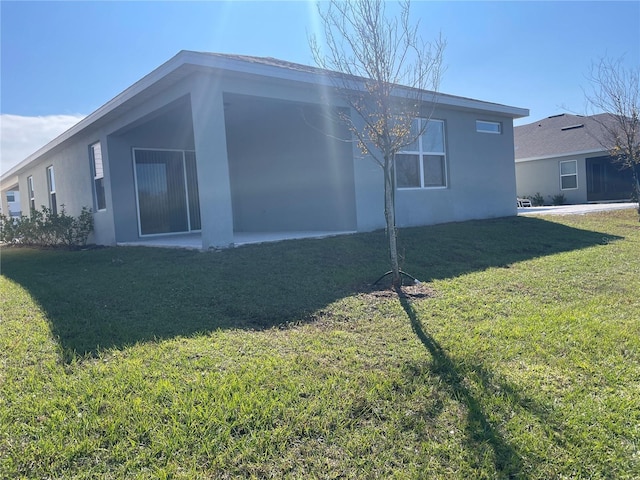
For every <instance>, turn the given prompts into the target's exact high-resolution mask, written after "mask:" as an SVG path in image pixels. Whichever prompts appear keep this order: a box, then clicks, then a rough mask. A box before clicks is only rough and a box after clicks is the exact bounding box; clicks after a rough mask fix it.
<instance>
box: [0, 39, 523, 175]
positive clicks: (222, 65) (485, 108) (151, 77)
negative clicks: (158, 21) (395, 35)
mask: <svg viewBox="0 0 640 480" xmlns="http://www.w3.org/2000/svg"><path fill="white" fill-rule="evenodd" d="M184 65H193V66H200V67H205V68H214V69H223V70H230V71H233V72H237V73H246V74H254V75H262V76H269V77H277V78H279V79H282V80H292V81H297V82H305V83H312V84H318V85H323V86H328V87H333V86H335V85H334V82H333V80H332V79H331V77H330V75H328V74H327V75H322V74H321V73H320V72H311V71H309V72H305V71H301V70H293V69H287V68H283V67H282V66H277V65H268V64H263V63H256V62H250V61H247V60H243V59H241V58H233V57H230V56H221V55H208V54H204V53H200V52H194V51H190V50H181V51H180V52H178V53H177V54H176V55H174V56H173V57H171V58H170V59H169V60H168V61H166V62H165V63H163V64H162V65H160V66H159V67H158V68H156V69H155V70H153V71H151V72H150V73H148V74H147V75H145V76H144V77H142V78H141V79H140V80H138V81H137V82H136V83H134V84H133V85H131V86H130V87H128V88H127V89H126V90H124V91H123V92H122V93H120V94H118V95H117V96H115V97H114V98H113V99H111V100H109V101H108V102H107V103H105V104H104V105H102V106H101V107H100V108H98V109H97V110H95V111H94V112H92V113H91V114H89V115H87V116H86V117H85V118H83V119H82V120H80V121H79V122H78V123H76V124H75V125H74V126H72V127H71V128H70V129H68V130H66V131H65V132H63V133H62V134H60V135H59V136H57V137H56V138H54V139H53V140H51V141H50V142H49V143H47V144H46V145H44V146H43V147H41V148H40V149H38V150H37V151H35V152H34V153H32V154H31V155H29V156H28V157H27V158H25V159H24V160H23V161H21V162H20V163H18V164H17V165H15V166H14V167H12V168H11V169H9V170H8V171H7V172H6V173H5V174H3V175H2V177H0V183H1V184H4V183H5V177H6V178H8V177H11V176H15V175H18V174H19V173H20V171H21V170H22V169H24V168H25V167H26V166H27V165H29V164H30V163H31V162H32V161H33V160H35V159H37V158H38V157H40V156H42V155H44V154H45V153H47V152H49V151H50V150H52V149H54V148H56V147H57V146H59V145H61V144H62V143H64V142H65V141H67V140H68V139H69V138H71V137H73V136H74V135H76V134H78V133H80V132H81V131H82V130H84V129H85V128H87V127H88V126H90V125H92V124H93V123H95V122H96V121H97V120H99V119H101V118H102V117H104V116H105V115H107V114H108V113H110V112H112V111H113V110H115V109H116V108H118V107H119V106H121V105H122V104H124V103H125V102H127V101H128V100H130V99H131V98H133V97H135V96H136V95H138V94H139V93H141V92H143V91H144V90H146V89H147V88H149V87H151V86H152V85H154V84H155V83H157V82H158V81H160V80H161V79H163V78H164V77H166V76H167V75H169V74H170V73H171V72H173V71H175V70H177V69H178V68H180V67H182V66H184ZM426 93H432V92H426ZM435 103H436V104H437V105H443V106H447V107H453V108H462V109H470V110H475V111H481V112H487V113H493V114H498V115H505V116H508V117H511V118H514V119H515V118H522V117H526V116H528V115H529V110H528V109H525V108H518V107H510V106H507V105H500V104H496V103H489V102H483V101H481V100H475V99H470V98H464V97H456V96H452V95H446V94H442V93H436V94H435Z"/></svg>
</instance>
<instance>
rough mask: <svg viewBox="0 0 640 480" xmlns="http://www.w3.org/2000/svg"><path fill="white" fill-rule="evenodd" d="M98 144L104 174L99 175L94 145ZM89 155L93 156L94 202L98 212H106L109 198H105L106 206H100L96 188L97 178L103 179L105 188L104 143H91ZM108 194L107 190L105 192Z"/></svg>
mask: <svg viewBox="0 0 640 480" xmlns="http://www.w3.org/2000/svg"><path fill="white" fill-rule="evenodd" d="M96 145H98V146H99V147H100V162H101V163H102V175H101V176H98V174H97V172H96V158H95V150H94V148H93V147H95V146H96ZM89 155H90V157H91V173H92V174H93V202H94V204H95V207H96V211H97V212H104V211H106V210H107V199H106V197H105V199H104V208H98V189H97V188H96V180H100V179H102V188H103V189H104V161H103V158H102V144H101V143H100V141H97V142H93V143H92V144H91V145H89ZM105 195H106V192H105Z"/></svg>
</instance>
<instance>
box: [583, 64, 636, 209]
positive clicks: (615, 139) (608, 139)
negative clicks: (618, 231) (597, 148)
mask: <svg viewBox="0 0 640 480" xmlns="http://www.w3.org/2000/svg"><path fill="white" fill-rule="evenodd" d="M587 79H588V80H589V82H590V84H591V91H590V92H588V93H586V94H585V97H586V100H587V104H588V107H589V109H590V112H589V113H592V114H594V113H601V112H604V113H605V114H606V115H594V116H592V117H591V118H592V119H593V120H594V121H595V122H597V123H598V124H599V125H600V127H601V129H602V133H603V135H602V137H601V140H600V143H601V144H602V146H603V147H604V148H605V149H606V150H608V151H609V154H610V155H611V157H613V159H614V161H616V162H617V163H618V164H619V165H620V166H621V167H622V168H629V169H631V172H632V176H633V180H634V185H633V187H634V192H635V200H636V201H637V200H638V197H639V196H640V69H639V68H638V67H636V68H635V69H634V68H625V66H624V64H623V63H622V59H617V60H611V59H608V58H601V59H600V60H598V61H597V62H595V63H593V64H592V65H591V70H590V72H589V75H588V76H587ZM638 213H639V214H640V204H639V206H638Z"/></svg>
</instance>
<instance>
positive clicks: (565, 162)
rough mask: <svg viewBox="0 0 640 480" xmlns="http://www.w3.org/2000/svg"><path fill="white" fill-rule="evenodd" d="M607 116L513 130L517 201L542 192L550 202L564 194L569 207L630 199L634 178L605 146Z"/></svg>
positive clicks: (559, 119) (558, 118) (560, 118)
mask: <svg viewBox="0 0 640 480" xmlns="http://www.w3.org/2000/svg"><path fill="white" fill-rule="evenodd" d="M607 121H611V117H610V116H609V114H604V113H603V114H599V115H594V116H580V115H570V114H568V113H563V114H561V115H553V116H551V117H548V118H544V119H542V120H538V121H537V122H533V123H529V124H527V125H521V126H518V127H515V129H514V136H515V157H516V184H517V190H518V197H525V196H532V195H535V194H536V193H540V194H541V195H542V196H543V197H545V200H547V201H548V202H550V199H551V197H553V196H555V195H560V194H562V195H564V197H565V199H566V202H567V203H587V202H604V201H629V199H630V198H631V193H632V186H633V179H632V174H631V171H630V170H621V169H620V167H619V166H618V165H616V164H615V163H614V162H613V161H612V159H611V157H610V156H609V152H608V151H607V149H606V148H605V147H604V146H603V145H605V144H606V142H605V138H606V137H605V134H604V132H603V129H602V127H601V122H607Z"/></svg>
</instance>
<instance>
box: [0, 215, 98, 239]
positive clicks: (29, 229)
mask: <svg viewBox="0 0 640 480" xmlns="http://www.w3.org/2000/svg"><path fill="white" fill-rule="evenodd" d="M92 231H93V216H92V215H91V209H89V208H87V207H82V210H81V212H80V215H79V216H78V217H73V216H71V215H67V214H66V212H65V210H64V205H61V211H60V213H53V212H52V211H51V209H49V208H47V207H45V206H42V210H37V209H35V210H32V211H31V215H30V216H28V217H27V216H24V215H23V216H22V217H20V218H11V217H7V216H6V215H2V214H0V242H2V243H8V244H19V245H37V246H43V247H54V246H65V247H70V248H71V247H78V246H83V245H86V244H87V239H88V238H89V234H90V233H91V232H92Z"/></svg>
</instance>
